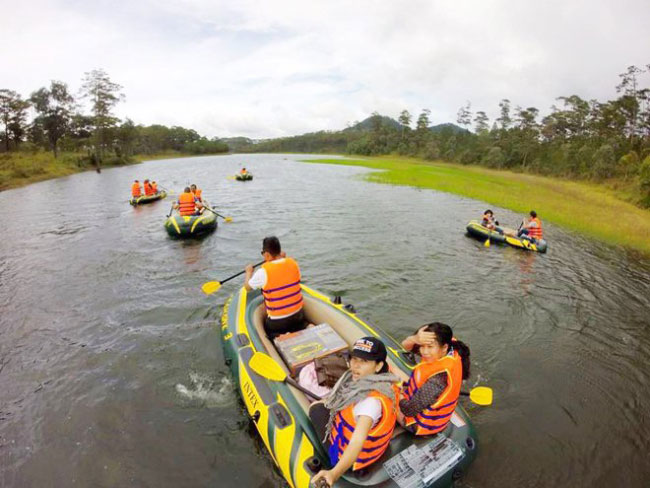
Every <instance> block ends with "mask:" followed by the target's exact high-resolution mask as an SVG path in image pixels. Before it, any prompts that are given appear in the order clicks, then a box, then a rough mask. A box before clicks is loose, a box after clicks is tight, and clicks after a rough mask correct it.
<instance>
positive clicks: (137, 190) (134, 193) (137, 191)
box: [131, 180, 142, 198]
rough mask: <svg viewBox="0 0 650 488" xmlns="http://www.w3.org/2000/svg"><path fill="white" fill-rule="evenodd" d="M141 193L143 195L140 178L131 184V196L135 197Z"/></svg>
mask: <svg viewBox="0 0 650 488" xmlns="http://www.w3.org/2000/svg"><path fill="white" fill-rule="evenodd" d="M141 195H142V190H141V189H140V182H139V181H138V180H135V181H134V182H133V184H132V185H131V196H132V197H133V198H138V197H139V196H141Z"/></svg>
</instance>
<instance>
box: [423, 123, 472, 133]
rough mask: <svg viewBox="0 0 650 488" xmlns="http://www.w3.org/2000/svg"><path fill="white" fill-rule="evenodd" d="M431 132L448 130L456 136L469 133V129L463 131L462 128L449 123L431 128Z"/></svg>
mask: <svg viewBox="0 0 650 488" xmlns="http://www.w3.org/2000/svg"><path fill="white" fill-rule="evenodd" d="M429 130H430V131H431V132H435V133H439V132H442V131H446V130H450V131H451V132H453V133H455V134H460V133H462V132H469V131H468V130H467V129H463V128H462V127H460V126H458V125H456V124H452V123H451V122H447V123H445V124H438V125H432V126H430V127H429Z"/></svg>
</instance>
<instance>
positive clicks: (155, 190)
mask: <svg viewBox="0 0 650 488" xmlns="http://www.w3.org/2000/svg"><path fill="white" fill-rule="evenodd" d="M151 188H152V189H153V193H154V195H156V194H158V183H156V182H155V181H152V182H151Z"/></svg>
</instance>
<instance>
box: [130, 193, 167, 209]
mask: <svg viewBox="0 0 650 488" xmlns="http://www.w3.org/2000/svg"><path fill="white" fill-rule="evenodd" d="M166 196H167V192H166V191H165V190H163V191H159V192H158V193H154V194H153V195H142V196H139V197H137V198H134V197H132V198H131V200H129V203H130V204H131V205H133V206H134V207H135V206H136V205H144V204H145V203H153V202H155V201H157V200H162V199H163V198H165V197H166Z"/></svg>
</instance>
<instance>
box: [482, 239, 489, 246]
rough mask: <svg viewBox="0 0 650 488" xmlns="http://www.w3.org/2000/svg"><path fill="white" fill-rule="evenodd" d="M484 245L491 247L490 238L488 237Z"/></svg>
mask: <svg viewBox="0 0 650 488" xmlns="http://www.w3.org/2000/svg"><path fill="white" fill-rule="evenodd" d="M483 245H484V246H485V247H490V239H489V238H488V239H487V240H486V241H485V244H483Z"/></svg>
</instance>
